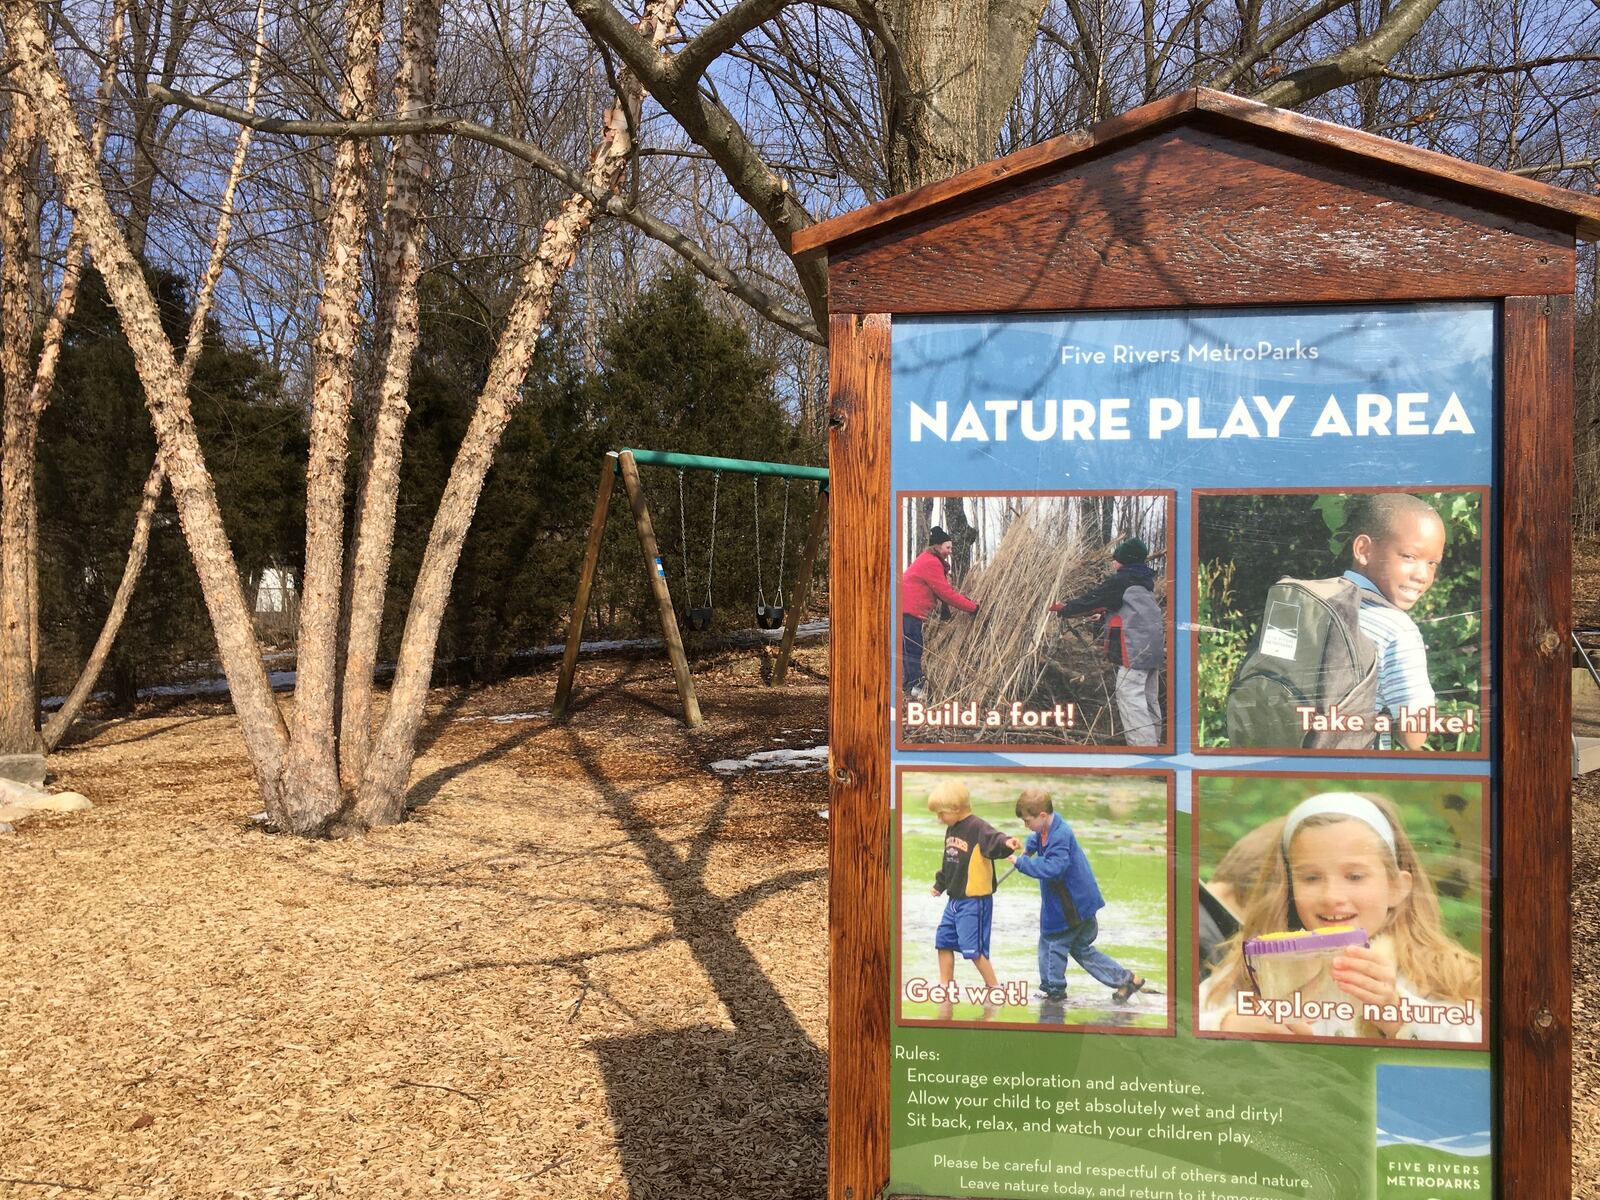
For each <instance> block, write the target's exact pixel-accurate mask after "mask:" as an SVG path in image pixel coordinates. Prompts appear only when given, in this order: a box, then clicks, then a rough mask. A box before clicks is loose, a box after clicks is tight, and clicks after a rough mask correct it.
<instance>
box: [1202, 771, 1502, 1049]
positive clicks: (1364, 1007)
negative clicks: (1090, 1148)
mask: <svg viewBox="0 0 1600 1200" xmlns="http://www.w3.org/2000/svg"><path fill="white" fill-rule="evenodd" d="M1249 895H1250V900H1249V903H1248V904H1247V906H1246V908H1245V913H1244V917H1243V923H1242V928H1241V929H1240V930H1239V932H1238V933H1237V934H1236V935H1234V937H1233V938H1231V939H1230V940H1229V941H1228V942H1227V943H1226V944H1225V946H1224V957H1223V959H1222V961H1221V962H1220V964H1219V965H1218V966H1217V969H1216V971H1215V972H1213V974H1212V975H1211V977H1210V978H1209V979H1207V980H1205V982H1203V983H1202V984H1201V985H1200V1028H1201V1029H1202V1030H1220V1031H1225V1032H1230V1033H1260V1034H1268V1035H1271V1034H1280V1035H1281V1034H1289V1035H1295V1036H1299V1037H1319V1038H1325V1037H1361V1038H1375V1039H1376V1038H1383V1039H1394V1040H1409V1041H1427V1042H1479V1041H1481V1040H1482V1039H1483V1033H1484V1028H1485V1025H1484V1018H1483V963H1482V961H1481V960H1480V959H1479V958H1478V956H1477V955H1475V954H1472V953H1470V952H1469V951H1467V950H1465V949H1464V948H1462V947H1461V946H1459V945H1457V944H1456V942H1455V941H1454V940H1452V939H1451V937H1450V936H1449V934H1447V933H1446V932H1445V931H1444V928H1443V922H1442V920H1441V917H1440V913H1439V898H1438V896H1437V895H1436V894H1435V892H1434V888H1433V883H1432V881H1431V880H1430V879H1429V878H1428V874H1427V872H1426V871H1425V870H1424V869H1423V866H1422V864H1421V862H1420V861H1418V859H1417V853H1416V850H1415V848H1414V847H1413V846H1412V844H1411V839H1410V838H1408V837H1407V836H1406V831H1405V827H1404V826H1403V825H1402V824H1401V823H1400V818H1399V816H1398V814H1397V813H1396V812H1395V808H1394V805H1393V804H1392V803H1390V801H1389V800H1387V799H1386V798H1384V797H1383V796H1379V795H1375V794H1372V793H1357V792H1323V793H1321V794H1320V795H1316V796H1312V797H1311V798H1310V799H1308V800H1305V801H1302V802H1301V803H1300V804H1299V805H1297V806H1296V807H1295V808H1294V810H1293V811H1291V812H1290V813H1289V815H1288V817H1287V818H1285V820H1284V823H1283V833H1282V835H1281V836H1280V837H1279V838H1277V839H1276V840H1275V841H1274V842H1273V843H1272V844H1271V845H1269V846H1268V847H1267V850H1266V852H1265V854H1264V855H1263V858H1262V863H1261V867H1260V870H1259V872H1258V874H1257V876H1256V881H1255V884H1254V886H1253V887H1252V888H1251V889H1250V893H1249ZM1328 926H1343V927H1352V926H1353V927H1356V928H1359V929H1361V930H1362V931H1364V932H1365V934H1366V935H1367V939H1368V941H1369V943H1370V944H1369V945H1366V946H1361V945H1353V946H1347V947H1345V948H1344V949H1342V950H1341V951H1339V953H1338V957H1336V958H1334V959H1333V961H1332V965H1331V970H1330V975H1331V978H1332V982H1333V984H1334V985H1335V987H1336V989H1337V991H1338V992H1339V993H1340V995H1341V999H1346V1000H1348V1001H1349V1003H1350V1005H1351V1006H1353V1009H1354V1012H1355V1016H1354V1017H1353V1018H1352V1019H1348V1020H1347V1019H1344V1018H1342V1017H1339V1016H1327V1015H1320V1016H1318V1017H1317V1019H1314V1020H1293V1019H1290V1020H1285V1021H1282V1022H1277V1021H1274V1020H1272V1019H1271V1018H1270V1017H1267V1016H1262V1015H1258V1014H1256V1013H1248V1014H1247V1013H1242V1012H1240V1008H1241V997H1242V996H1246V995H1252V993H1253V990H1254V985H1253V984H1252V981H1251V977H1250V971H1249V967H1248V965H1247V963H1246V960H1245V944H1246V943H1247V942H1249V941H1251V940H1252V939H1259V938H1261V937H1262V936H1263V935H1267V934H1272V933H1275V932H1280V931H1296V930H1306V931H1311V930H1317V929H1321V928H1325V927H1328ZM1402 999H1404V1000H1406V1001H1408V1002H1409V1003H1410V1004H1412V1005H1433V1006H1435V1008H1434V1009H1433V1010H1432V1011H1431V1014H1430V1015H1432V1016H1433V1017H1434V1019H1424V1020H1401V1021H1396V1020H1384V1019H1371V1018H1374V1017H1381V1015H1382V1011H1383V1009H1384V1008H1385V1007H1387V1008H1389V1009H1391V1010H1398V1009H1399V1008H1400V1001H1401V1000H1402ZM1467 1001H1471V1002H1472V1004H1471V1006H1470V1008H1466V1002H1467ZM1444 1005H1451V1006H1460V1007H1456V1008H1455V1009H1453V1011H1451V1012H1450V1013H1449V1015H1445V1014H1443V1013H1442V1012H1441V1011H1440V1009H1441V1008H1442V1006H1444ZM1371 1006H1376V1008H1374V1007H1371ZM1243 1007H1245V1008H1254V1007H1256V1005H1254V1004H1249V1005H1244V1006H1243Z"/></svg>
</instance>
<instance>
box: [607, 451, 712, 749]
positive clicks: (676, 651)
mask: <svg viewBox="0 0 1600 1200" xmlns="http://www.w3.org/2000/svg"><path fill="white" fill-rule="evenodd" d="M617 465H618V466H619V467H620V468H621V473H622V486H623V489H624V490H625V491H626V492H627V493H628V504H629V507H631V508H632V509H633V524H634V528H635V529H636V530H637V531H638V533H639V549H640V551H641V552H642V553H643V554H644V573H645V578H646V579H647V580H648V582H649V584H650V594H651V595H652V596H654V597H655V601H656V611H657V612H658V613H659V614H660V616H661V640H662V642H663V643H665V645H666V647H667V656H668V657H669V658H671V659H672V674H673V676H674V677H675V678H676V679H677V683H678V698H679V699H680V700H682V701H683V721H684V724H686V725H688V726H689V727H690V728H693V727H695V726H697V725H700V724H701V723H702V718H701V716H700V701H699V699H698V698H696V696H695V694H694V679H693V678H692V677H691V676H690V674H689V657H688V655H686V654H685V653H684V652H683V637H682V636H681V635H680V634H679V633H678V616H677V614H676V613H675V612H673V610H672V593H671V592H669V591H668V590H667V577H666V574H665V572H664V571H663V570H662V569H661V551H660V549H659V547H657V545H656V531H655V527H654V526H653V525H652V524H651V523H650V506H649V505H648V504H646V503H645V496H644V488H643V486H641V484H640V483H639V466H638V464H637V463H636V462H634V458H633V452H632V451H631V450H624V451H622V453H621V454H619V455H618V456H617Z"/></svg>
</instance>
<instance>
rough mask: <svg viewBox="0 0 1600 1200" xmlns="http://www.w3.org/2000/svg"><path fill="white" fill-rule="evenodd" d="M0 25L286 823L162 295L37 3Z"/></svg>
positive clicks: (261, 686)
mask: <svg viewBox="0 0 1600 1200" xmlns="http://www.w3.org/2000/svg"><path fill="white" fill-rule="evenodd" d="M0 20H3V21H4V26H5V33H6V40H7V45H8V48H9V50H10V53H11V57H12V59H13V62H14V67H13V76H14V79H15V81H16V84H17V86H18V88H19V89H20V90H21V91H22V92H23V93H24V94H26V95H27V96H28V97H29V99H30V101H31V102H32V104H33V106H34V108H35V109H36V111H37V114H38V118H39V122H40V127H41V129H42V131H43V133H44V138H45V142H46V145H47V146H48V147H49V150H50V157H51V159H52V161H53V164H54V168H55V173H56V176H57V178H58V179H59V180H60V183H61V186H62V189H63V191H64V193H65V196H66V202H67V205H68V207H69V208H70V209H71V210H72V213H73V218H74V220H75V222H77V223H78V224H79V225H81V226H82V228H83V230H84V236H85V238H86V239H87V242H88V245H89V247H90V250H91V252H92V253H93V255H94V258H95V261H96V263H97V264H98V265H99V268H100V271H101V274H102V276H103V277H104V279H105V281H106V288H107V291H108V292H109V293H110V295H111V299H112V302H113V303H114V304H115V306H116V308H117V312H118V315H119V317H120V318H121V321H122V327H123V332H124V334H125V335H126V337H127V339H128V344H129V346H130V347H131V349H132V351H133V356H134V365H135V367H136V369H137V371H138V374H139V380H140V383H141V384H142V385H143V387H144V393H145V404H146V406H147V407H148V409H149V411H150V417H151V422H152V424H153V425H154V426H155V433H156V441H157V445H158V446H159V447H160V453H161V458H162V462H163V465H164V466H165V468H166V471H167V474H168V476H169V477H170V478H171V481H172V493H173V497H174V499H175V500H176V501H177V505H178V517H179V521H180V522H181V524H182V526H183V532H184V537H185V540H186V541H187V542H188V545H189V552H190V555H191V557H192V558H193V560H194V565H195V573H196V574H197V575H198V576H199V579H200V586H201V590H202V592H203V594H204V597H205V602H206V610H207V613H208V615H209V616H210V619H211V625H212V628H213V630H214V631H215V633H216V637H217V649H218V652H219V656H220V657H221V660H222V667H223V672H224V674H225V675H226V676H227V680H228V688H229V691H230V692H231V694H232V697H233V704H234V709H235V711H236V712H237V713H238V715H239V723H240V726H241V730H242V732H243V735H244V740H245V746H246V749H247V750H248V751H249V754H250V760H251V765H252V767H253V768H254V770H255V774H256V782H257V785H258V787H259V788H260V791H261V795H262V798H263V800H264V801H265V803H266V807H267V813H268V817H269V819H270V820H272V821H273V823H274V824H277V825H279V826H280V827H287V826H288V825H289V823H290V822H289V815H290V814H289V813H288V812H287V811H286V809H285V806H284V793H283V788H282V780H283V770H284V763H285V758H286V755H287V751H288V738H287V732H286V730H285V728H284V724H283V720H282V717H281V716H280V714H279V712H278V708H277V704H276V702H275V701H274V699H273V696H272V689H271V687H270V685H269V683H268V681H267V673H266V670H265V668H264V667H263V666H262V663H261V652H260V647H259V646H258V645H257V643H256V639H255V634H254V632H253V630H252V629H251V625H250V611H249V608H248V606H247V605H246V604H245V599H244V592H243V589H242V588H241V587H240V586H239V574H238V570H237V568H236V567H235V564H234V560H233V552H232V549H231V548H230V546H229V544H228V537H227V532H226V530H225V529H224V528H223V524H222V514H221V512H220V511H219V510H218V508H217V498H216V491H215V488H214V487H213V485H212V481H211V476H210V474H209V473H208V471H207V470H206V465H205V456H204V455H203V453H202V452H201V449H200V441H199V438H198V436H197V435H196V433H195V426H194V420H193V417H192V415H191V413H190V410H189V401H188V396H187V395H186V394H185V392H184V390H183V389H182V388H180V387H179V386H178V382H179V371H178V364H177V362H176V360H175V358H174V357H173V353H172V347H171V346H170V345H169V344H168V342H167V339H166V336H165V335H164V333H163V332H162V328H161V320H160V315H159V313H158V311H157V308H156V303H155V299H154V297H153V296H152V295H151V294H150V289H149V287H148V285H147V284H146V282H145V278H144V274H143V272H142V271H141V270H140V268H139V264H138V262H137V261H136V260H135V258H134V256H133V254H132V253H131V252H130V251H129V249H128V245H127V242H126V241H125V240H124V239H123V237H122V234H121V233H120V231H119V230H118V229H117V225H116V221H115V218H114V217H113V216H112V213H111V208H110V205H109V204H108V203H107V201H106V195H105V190H104V188H103V187H102V185H101V182H100V178H99V174H98V172H97V170H96V165H95V160H94V159H93V157H92V156H91V155H90V153H89V147H88V146H87V145H86V144H85V141H84V137H83V133H82V130H81V129H80V128H79V127H78V123H77V119H76V116H75V114H74V112H73V107H72V99H71V95H70V93H69V91H68V89H67V85H66V81H65V80H64V79H63V78H62V74H61V66H60V63H59V62H58V61H57V59H56V56H55V52H54V50H53V49H52V47H51V45H50V43H49V41H48V39H47V38H46V36H45V31H44V29H43V27H42V26H41V25H40V23H39V16H38V10H37V9H36V7H35V6H34V5H33V4H32V2H31V0H0Z"/></svg>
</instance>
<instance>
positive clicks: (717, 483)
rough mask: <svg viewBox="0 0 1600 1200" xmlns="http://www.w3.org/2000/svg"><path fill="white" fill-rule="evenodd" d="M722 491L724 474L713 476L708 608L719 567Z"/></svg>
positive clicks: (719, 473) (707, 564)
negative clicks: (719, 518) (718, 527)
mask: <svg viewBox="0 0 1600 1200" xmlns="http://www.w3.org/2000/svg"><path fill="white" fill-rule="evenodd" d="M721 490H722V472H721V471H714V472H712V475H711V555H710V557H709V558H707V559H706V607H707V608H710V607H711V580H712V573H713V572H714V571H715V570H716V566H717V493H718V492H720V491H721Z"/></svg>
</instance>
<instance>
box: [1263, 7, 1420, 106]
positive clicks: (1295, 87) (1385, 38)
mask: <svg viewBox="0 0 1600 1200" xmlns="http://www.w3.org/2000/svg"><path fill="white" fill-rule="evenodd" d="M1440 3H1442V0H1400V3H1398V4H1396V5H1395V6H1394V8H1392V9H1390V10H1389V15H1388V16H1386V17H1385V18H1384V19H1383V20H1382V21H1381V22H1379V24H1378V27H1377V29H1375V30H1373V31H1372V33H1371V34H1370V35H1369V36H1368V37H1365V38H1363V39H1361V41H1359V42H1355V43H1352V44H1351V45H1349V46H1346V47H1345V48H1344V49H1343V50H1340V51H1339V52H1338V53H1337V54H1330V55H1329V56H1328V57H1327V58H1324V59H1322V60H1321V61H1320V62H1315V63H1312V64H1311V65H1310V66H1308V67H1302V68H1300V70H1298V71H1291V72H1289V73H1288V74H1287V75H1285V76H1284V77H1283V78H1282V79H1279V80H1276V81H1275V82H1273V83H1272V84H1271V85H1270V86H1268V87H1265V88H1262V89H1261V90H1260V91H1259V92H1257V93H1256V94H1255V95H1254V96H1253V97H1251V98H1252V99H1254V100H1258V101H1260V102H1261V103H1262V104H1272V105H1276V106H1277V107H1279V108H1296V107H1298V106H1299V105H1302V104H1304V103H1306V102H1307V101H1308V100H1314V99H1316V98H1317V97H1318V96H1321V95H1323V94H1324V93H1327V92H1331V91H1333V89H1334V88H1340V87H1344V86H1345V85H1347V84H1351V83H1357V82H1359V81H1360V80H1363V79H1371V78H1372V77H1373V76H1375V75H1379V74H1381V73H1382V72H1383V71H1384V70H1385V69H1387V68H1388V66H1389V63H1390V61H1391V60H1392V59H1393V58H1394V56H1395V55H1396V54H1398V53H1400V51H1401V49H1402V48H1403V47H1404V46H1405V44H1406V43H1407V42H1409V41H1410V40H1411V39H1412V38H1413V37H1415V36H1416V34H1417V31H1418V30H1420V29H1421V28H1422V23H1423V22H1424V21H1426V20H1427V19H1428V18H1429V17H1430V16H1432V15H1433V10H1434V9H1436V8H1438V7H1439V5H1440Z"/></svg>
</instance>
